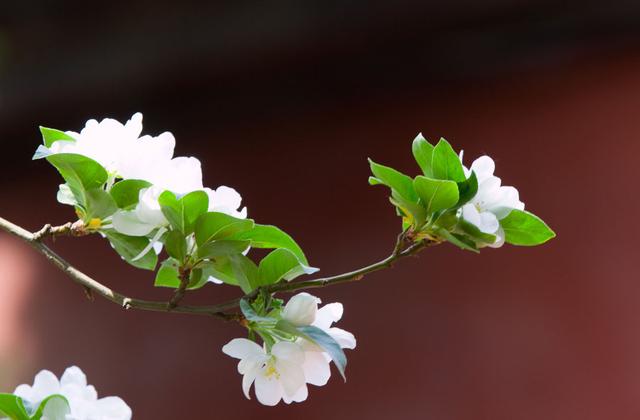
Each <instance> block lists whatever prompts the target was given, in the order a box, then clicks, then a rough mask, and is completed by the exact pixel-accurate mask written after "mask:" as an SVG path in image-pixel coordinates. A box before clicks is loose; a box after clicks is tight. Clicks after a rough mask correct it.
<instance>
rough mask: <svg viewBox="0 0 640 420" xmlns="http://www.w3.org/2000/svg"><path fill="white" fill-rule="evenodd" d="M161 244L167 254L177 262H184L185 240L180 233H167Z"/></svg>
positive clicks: (173, 231)
mask: <svg viewBox="0 0 640 420" xmlns="http://www.w3.org/2000/svg"><path fill="white" fill-rule="evenodd" d="M162 242H163V243H164V246H165V249H166V250H167V254H169V255H170V256H171V257H173V258H175V259H176V260H178V261H184V260H185V257H186V256H187V240H186V238H185V237H184V234H182V232H179V231H177V230H172V231H170V232H167V233H166V234H165V235H164V237H163V240H162Z"/></svg>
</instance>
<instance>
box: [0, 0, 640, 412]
mask: <svg viewBox="0 0 640 420" xmlns="http://www.w3.org/2000/svg"><path fill="white" fill-rule="evenodd" d="M30 3H32V4H30V5H25V4H23V2H14V3H13V4H11V3H9V4H6V5H3V6H2V7H7V13H6V14H5V13H2V17H1V18H0V41H2V42H0V139H1V140H0V141H1V145H2V152H1V154H0V162H1V166H0V168H1V169H0V171H1V174H2V179H1V180H0V187H1V191H2V195H1V198H0V215H1V216H2V217H5V218H7V219H9V220H12V221H14V222H16V223H18V224H20V225H22V226H24V227H26V228H28V229H32V230H35V229H37V228H39V227H41V226H42V225H43V224H45V223H47V222H52V223H63V222H66V221H68V220H71V218H72V217H73V212H72V210H71V209H70V208H67V207H65V206H61V205H59V204H57V203H56V202H55V192H56V186H57V184H58V183H59V179H58V177H57V175H56V173H55V171H54V169H53V168H51V167H49V166H48V165H47V164H46V162H44V161H37V162H31V161H30V157H31V154H32V152H33V150H35V148H36V146H37V144H38V142H39V135H38V132H37V126H38V125H39V124H42V125H46V126H53V127H57V128H61V129H74V130H78V129H80V128H81V127H82V124H83V123H84V121H85V120H86V119H88V118H91V117H98V118H103V117H107V116H110V117H116V118H118V119H120V120H125V119H126V118H128V117H129V116H130V115H131V114H132V113H133V112H135V111H142V112H143V113H144V115H145V127H146V128H145V132H147V133H151V134H158V133H159V132H161V131H164V130H170V131H172V132H173V133H174V134H175V135H176V138H177V141H178V146H177V153H178V154H180V155H196V156H198V157H199V158H200V159H201V160H202V162H203V167H204V172H205V183H206V184H207V185H208V186H212V187H215V186H217V185H221V184H226V185H231V186H233V187H235V188H237V189H238V190H239V191H240V192H241V193H242V195H243V198H244V201H245V203H246V205H247V206H248V207H249V215H250V217H252V218H255V219H256V220H257V221H259V222H263V223H273V224H276V225H278V226H280V227H282V228H283V229H285V230H286V231H288V232H289V233H291V234H292V235H293V236H294V237H295V238H296V239H297V240H298V242H299V243H300V244H301V245H302V246H303V248H304V249H305V251H306V253H307V255H308V257H309V259H310V261H311V263H312V264H314V265H316V266H318V267H320V268H321V269H322V271H321V273H322V274H327V275H328V274H333V273H339V272H342V271H345V270H350V269H353V268H357V267H360V266H362V265H365V264H368V263H371V262H373V261H376V260H377V259H380V258H382V257H383V256H385V255H387V253H388V252H389V251H390V248H391V247H392V245H393V241H394V237H395V234H396V233H397V229H398V227H399V221H398V220H397V218H396V217H395V215H394V212H393V209H392V207H391V206H390V204H389V203H388V202H387V198H386V192H385V191H384V190H383V189H381V188H373V187H369V186H368V185H367V176H368V166H367V161H366V158H367V157H371V158H373V159H375V160H376V161H379V162H381V163H385V164H388V165H391V166H394V167H396V168H398V169H400V170H403V171H405V172H408V173H411V174H415V173H417V166H416V165H415V163H414V162H413V159H412V156H411V151H410V150H411V149H410V146H411V140H412V139H413V137H414V136H415V135H416V134H417V133H418V132H419V131H422V132H423V133H424V134H425V136H427V137H429V138H432V139H437V138H438V137H439V136H444V137H446V138H447V139H448V140H449V141H450V142H451V143H452V144H453V145H454V147H456V148H459V149H464V150H465V156H466V159H467V162H470V160H471V159H473V158H475V157H477V156H479V155H481V154H483V153H487V154H489V155H491V156H492V157H493V158H494V159H495V160H496V162H497V175H498V176H500V177H501V178H502V179H503V181H504V182H505V183H506V184H507V185H515V186H517V187H518V189H519V190H520V193H521V198H522V199H523V201H524V202H525V203H526V205H527V208H528V209H530V210H531V211H533V212H535V213H536V214H538V215H540V216H541V217H543V218H544V219H545V220H546V221H547V222H548V223H549V224H550V225H551V226H552V227H553V228H554V229H555V230H556V232H557V233H558V238H556V239H555V240H553V241H552V242H550V243H549V244H547V245H546V246H543V247H539V248H516V247H511V246H505V247H504V248H502V249H499V250H490V249H488V250H485V251H483V252H482V254H481V255H473V254H471V253H467V252H463V251H460V250H458V249H457V248H454V247H452V246H448V245H443V246H440V247H437V248H434V249H429V250H427V251H425V252H423V253H422V254H421V255H420V257H419V258H416V259H411V260H407V261H403V262H402V263H401V264H398V265H397V266H396V267H395V268H393V269H392V270H389V271H386V272H380V273H376V274H373V275H371V276H368V277H367V278H366V280H365V281H363V282H361V283H357V284H351V285H344V286H337V287H333V288H327V289H322V290H318V291H317V294H318V295H319V296H320V297H321V298H322V299H323V300H324V301H325V302H326V303H328V302H332V301H340V302H343V303H344V305H345V308H346V311H345V317H344V319H343V321H342V322H341V323H340V326H341V327H343V328H345V329H348V330H350V331H353V332H354V333H355V334H356V336H357V338H358V347H357V349H356V350H355V351H350V352H349V353H348V357H349V366H348V369H347V374H348V382H347V383H346V384H345V383H342V381H341V380H340V379H339V376H338V375H337V374H335V373H334V376H333V377H332V379H331V381H330V383H329V385H327V386H326V387H323V388H315V387H312V388H311V390H310V391H311V392H310V397H309V400H308V401H306V402H305V403H303V404H295V405H292V406H284V405H281V406H279V407H277V408H265V407H262V406H260V405H259V404H258V403H257V402H255V401H246V400H245V399H244V397H243V395H242V392H241V389H240V381H241V378H240V376H239V375H238V374H237V373H236V361H234V360H232V359H230V358H228V357H226V356H224V355H223V354H222V353H221V352H220V348H221V347H222V345H224V344H225V343H226V342H227V341H228V340H229V339H231V338H233V337H238V336H242V334H243V330H242V329H241V328H239V327H238V326H237V325H234V324H225V323H221V322H219V321H217V320H212V319H208V318H205V317H195V316H186V315H174V314H158V313H145V312H135V311H124V310H121V309H119V308H118V307H116V306H114V305H113V304H110V303H108V302H106V301H103V300H96V301H95V302H93V303H92V302H89V301H88V300H86V299H85V298H84V295H83V293H82V290H81V289H79V288H78V287H77V286H76V285H74V284H73V283H71V282H70V281H69V280H68V279H67V278H65V277H64V276H63V275H62V274H61V273H60V272H58V271H57V270H56V269H55V268H53V267H52V266H51V265H49V264H48V263H47V262H46V261H45V260H44V259H43V258H41V257H40V256H39V255H37V254H36V253H34V252H33V251H32V250H31V249H30V248H28V247H27V246H26V245H24V244H21V243H19V242H18V241H16V240H15V239H13V238H11V237H9V236H8V235H6V234H0V296H2V304H0V319H2V322H0V387H2V390H5V391H11V390H12V389H13V387H14V386H15V385H16V384H18V383H23V382H31V380H32V378H33V375H34V374H35V373H36V372H37V371H38V370H39V369H41V368H48V369H51V370H53V371H54V372H56V373H57V374H61V373H62V370H63V369H64V368H65V367H66V366H68V365H71V364H77V365H79V366H80V367H82V368H83V369H84V371H85V372H86V373H87V374H88V376H89V380H90V382H91V383H93V384H95V385H96V387H97V389H98V391H99V392H100V394H101V395H112V394H115V395H119V396H121V397H122V398H124V399H125V400H126V401H127V402H128V403H129V404H130V405H131V407H132V408H133V410H134V418H136V419H151V418H154V419H165V418H167V419H168V418H189V419H191V418H198V419H200V418H238V419H239V418H253V417H257V416H260V418H264V419H268V418H274V419H275V418H279V419H283V418H302V417H304V418H306V419H310V420H311V419H325V418H329V417H331V418H336V419H347V418H363V419H388V418H391V417H395V418H401V419H438V420H453V419H456V420H457V419H490V420H502V419H504V420H508V419H509V420H510V419H523V420H537V419H563V420H566V419H580V420H589V419H637V418H638V417H639V416H640V332H639V330H638V324H639V321H640V307H639V305H638V302H640V284H639V283H638V269H637V267H636V266H637V253H638V252H637V250H638V246H637V238H638V234H639V233H640V232H639V229H638V222H637V214H638V211H639V210H640V208H639V207H640V203H639V201H638V199H637V197H636V194H635V184H636V183H635V177H636V176H637V173H638V171H637V163H636V159H637V155H638V152H640V143H638V141H637V138H638V137H639V136H640V120H639V119H638V117H637V115H638V109H640V50H639V49H638V30H637V28H639V27H640V26H638V23H640V8H638V7H637V6H636V5H635V4H634V3H632V2H629V3H624V2H607V3H584V2H581V3H580V4H575V5H571V4H565V5H563V7H559V6H557V5H554V4H553V2H549V3H546V2H526V1H520V2H499V1H489V2H482V3H481V4H482V5H480V3H475V2H469V3H468V4H465V3H464V2H460V3H455V4H451V5H448V6H446V5H441V4H432V3H430V2H413V1H401V2H397V4H394V5H390V4H388V3H383V2H379V3H378V2H365V1H362V2H353V3H350V4H349V5H348V6H347V5H341V4H340V2H334V3H331V2H308V3H307V2H292V1H291V2H282V3H278V4H273V5H271V4H269V3H267V2H265V3H245V2H229V3H221V2H218V3H206V4H205V3H198V2H185V3H182V4H180V5H178V4H175V5H172V6H158V5H156V4H155V3H153V2H146V1H138V2H134V3H131V2H127V3H124V2H123V3H118V2H110V3H109V4H104V5H103V7H101V8H100V10H88V9H86V8H84V7H80V6H82V5H84V3H82V4H81V3H80V2H74V1H67V2H59V3H58V5H57V6H55V7H54V6H51V5H49V4H48V3H46V2H30ZM394 3H396V2H394ZM53 247H54V248H55V249H56V250H57V251H58V252H60V254H62V255H63V256H65V257H66V258H68V260H69V261H71V262H72V263H73V264H75V265H76V266H77V267H79V268H80V269H82V270H85V271H86V272H87V273H88V274H90V275H92V276H94V277H95V278H97V279H99V280H100V281H103V282H104V283H106V284H108V285H109V286H111V287H113V288H116V289H117V290H119V291H122V292H126V293H128V294H131V295H134V296H136V297H147V298H157V299H163V298H167V297H168V296H169V292H168V291H166V290H157V289H155V290H154V288H153V287H152V283H153V275H152V274H151V273H149V272H144V271H139V270H136V269H134V268H130V267H128V266H126V265H125V264H123V263H121V262H120V261H119V258H118V257H117V255H116V254H115V253H114V252H113V251H112V250H111V249H110V248H109V246H108V244H107V243H106V242H105V241H103V240H101V239H100V238H98V237H91V238H83V239H69V238H61V239H59V240H57V241H56V243H55V244H53ZM236 295H237V292H236V290H233V289H231V288H229V287H224V286H214V285H211V286H207V287H206V288H205V289H203V290H202V291H201V292H198V293H197V295H195V294H194V296H189V297H188V299H189V301H192V302H201V303H213V302H217V301H221V300H225V299H228V298H231V297H233V296H236Z"/></svg>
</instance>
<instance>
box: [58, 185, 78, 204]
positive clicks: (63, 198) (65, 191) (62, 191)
mask: <svg viewBox="0 0 640 420" xmlns="http://www.w3.org/2000/svg"><path fill="white" fill-rule="evenodd" d="M56 199H57V200H58V203H60V204H67V205H69V206H77V205H78V204H79V203H78V201H77V200H76V198H75V196H74V195H73V191H71V188H69V186H68V185H67V184H60V186H59V187H58V195H57V196H56Z"/></svg>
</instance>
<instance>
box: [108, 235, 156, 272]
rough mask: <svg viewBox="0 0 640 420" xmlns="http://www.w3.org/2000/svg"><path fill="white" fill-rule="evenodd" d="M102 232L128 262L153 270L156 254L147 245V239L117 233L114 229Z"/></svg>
mask: <svg viewBox="0 0 640 420" xmlns="http://www.w3.org/2000/svg"><path fill="white" fill-rule="evenodd" d="M103 233H104V234H105V235H106V236H107V238H108V239H109V242H111V246H113V248H114V249H115V250H116V252H117V253H118V254H120V256H121V257H122V258H123V259H124V260H125V261H126V262H128V263H129V264H131V265H133V266H134V267H138V268H142V269H145V270H151V271H153V270H154V269H155V267H156V264H157V263H158V256H157V255H156V253H155V251H154V249H153V247H150V246H149V245H150V244H149V239H147V238H145V237H141V236H127V235H123V234H121V233H118V232H116V231H114V230H106V231H103ZM145 249H148V251H147V252H146V253H145V254H144V256H143V257H142V258H140V259H137V260H136V261H133V259H134V258H136V257H138V256H139V255H140V253H142V251H144V250H145Z"/></svg>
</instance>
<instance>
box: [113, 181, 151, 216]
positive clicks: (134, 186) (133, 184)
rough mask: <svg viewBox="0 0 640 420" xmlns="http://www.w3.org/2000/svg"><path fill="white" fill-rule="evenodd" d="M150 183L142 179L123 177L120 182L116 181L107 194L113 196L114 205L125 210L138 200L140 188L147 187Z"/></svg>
mask: <svg viewBox="0 0 640 420" xmlns="http://www.w3.org/2000/svg"><path fill="white" fill-rule="evenodd" d="M150 186H151V183H149V182H147V181H143V180H141V179H125V180H123V181H120V182H116V183H115V184H114V185H113V187H111V190H110V191H109V194H111V197H113V199H114V201H115V202H116V205H117V206H118V207H119V208H121V209H125V210H130V209H132V208H134V207H135V206H136V205H137V204H138V201H139V197H140V190H142V189H144V188H149V187H150Z"/></svg>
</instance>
